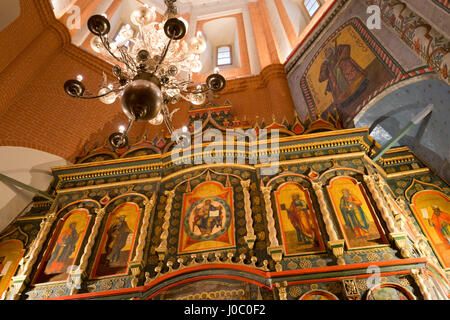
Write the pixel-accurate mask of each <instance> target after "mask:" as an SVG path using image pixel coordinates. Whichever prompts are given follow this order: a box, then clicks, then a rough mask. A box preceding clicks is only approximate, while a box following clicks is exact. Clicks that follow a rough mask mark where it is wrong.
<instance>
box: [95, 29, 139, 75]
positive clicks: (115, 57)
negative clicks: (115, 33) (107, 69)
mask: <svg viewBox="0 0 450 320" xmlns="http://www.w3.org/2000/svg"><path fill="white" fill-rule="evenodd" d="M100 40H101V41H102V44H103V47H104V48H105V49H106V51H108V53H109V54H110V55H111V56H112V57H113V58H114V59H116V60H117V61H118V62H121V63H124V64H125V65H126V66H127V67H128V68H129V69H130V70H133V68H131V67H130V66H129V64H128V63H127V61H124V60H122V59H120V58H118V57H117V56H116V55H115V54H114V53H113V52H112V51H111V47H110V46H109V41H107V40H106V38H105V37H104V36H100ZM133 71H134V70H133Z"/></svg>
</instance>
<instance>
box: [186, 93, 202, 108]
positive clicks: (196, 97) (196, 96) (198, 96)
mask: <svg viewBox="0 0 450 320" xmlns="http://www.w3.org/2000/svg"><path fill="white" fill-rule="evenodd" d="M189 101H190V102H192V104H194V105H196V106H200V105H202V104H203V103H205V101H206V95H205V94H204V93H191V94H190V95H189Z"/></svg>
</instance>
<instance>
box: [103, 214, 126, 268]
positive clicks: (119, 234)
mask: <svg viewBox="0 0 450 320" xmlns="http://www.w3.org/2000/svg"><path fill="white" fill-rule="evenodd" d="M125 218H126V216H125V215H120V216H119V217H118V218H117V219H116V221H115V222H114V223H113V224H112V225H111V227H110V228H109V229H108V232H107V233H108V239H107V240H106V262H107V263H108V264H112V263H117V262H119V258H120V252H121V250H122V249H123V247H125V245H126V244H127V239H128V235H129V234H130V233H132V232H133V230H131V229H130V227H129V226H128V224H127V221H126V219H125Z"/></svg>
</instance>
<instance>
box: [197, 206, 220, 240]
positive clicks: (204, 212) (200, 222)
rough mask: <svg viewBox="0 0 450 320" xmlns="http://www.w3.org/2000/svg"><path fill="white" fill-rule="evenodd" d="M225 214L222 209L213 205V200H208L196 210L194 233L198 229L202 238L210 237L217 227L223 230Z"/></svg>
mask: <svg viewBox="0 0 450 320" xmlns="http://www.w3.org/2000/svg"><path fill="white" fill-rule="evenodd" d="M223 214H224V213H223V209H222V208H221V207H216V206H214V205H212V203H211V199H206V200H205V201H204V202H203V205H202V206H199V207H197V208H195V210H194V222H193V224H192V231H194V229H195V227H197V228H198V230H199V231H200V233H201V235H202V236H203V235H207V236H209V235H210V234H211V233H212V231H213V230H214V228H215V227H219V228H222V223H223Z"/></svg>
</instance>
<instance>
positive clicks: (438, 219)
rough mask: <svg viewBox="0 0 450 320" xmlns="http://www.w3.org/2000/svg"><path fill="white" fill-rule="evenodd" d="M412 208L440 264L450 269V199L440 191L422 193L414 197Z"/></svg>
mask: <svg viewBox="0 0 450 320" xmlns="http://www.w3.org/2000/svg"><path fill="white" fill-rule="evenodd" d="M411 207H412V210H413V212H414V215H415V217H416V219H417V221H418V222H419V224H420V227H421V228H422V230H423V232H424V233H425V234H426V235H427V238H428V239H429V241H430V243H431V245H432V247H433V249H434V251H435V253H436V255H437V257H438V258H439V260H440V262H441V263H442V265H443V266H444V268H445V269H448V268H450V201H449V198H448V197H447V196H446V195H444V194H443V193H441V192H439V191H434V190H426V191H421V192H418V193H416V194H415V195H414V196H413V197H412V204H411Z"/></svg>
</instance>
